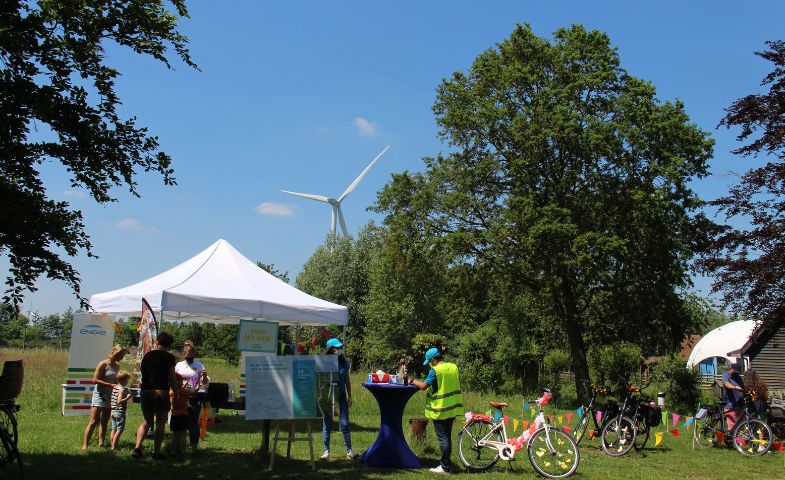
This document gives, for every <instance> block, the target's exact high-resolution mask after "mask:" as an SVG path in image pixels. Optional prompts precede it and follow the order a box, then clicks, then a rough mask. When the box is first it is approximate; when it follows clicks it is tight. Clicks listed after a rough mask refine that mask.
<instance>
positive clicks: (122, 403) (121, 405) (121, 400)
mask: <svg viewBox="0 0 785 480" xmlns="http://www.w3.org/2000/svg"><path fill="white" fill-rule="evenodd" d="M130 378H131V374H130V373H129V372H127V371H126V370H120V371H119V372H117V385H115V386H114V388H113V389H112V433H111V435H110V436H109V439H110V441H111V443H110V449H111V450H114V449H115V448H117V442H118V441H120V435H122V433H123V430H125V410H126V408H127V407H128V400H129V399H130V398H131V393H130V391H129V390H128V379H130Z"/></svg>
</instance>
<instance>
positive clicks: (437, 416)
mask: <svg viewBox="0 0 785 480" xmlns="http://www.w3.org/2000/svg"><path fill="white" fill-rule="evenodd" d="M423 365H430V366H431V370H430V371H429V372H428V376H427V377H425V381H423V382H421V381H419V380H413V381H412V384H413V385H414V386H416V387H417V388H419V389H420V390H426V392H425V416H426V417H427V418H429V419H431V421H433V429H434V431H436V438H438V439H439V450H440V451H441V459H440V461H439V466H438V467H436V468H432V469H431V472H433V473H450V471H451V470H452V464H451V463H450V455H451V453H452V425H453V423H454V422H455V417H456V416H458V415H463V396H462V395H461V382H460V380H459V379H458V367H457V366H456V365H455V364H454V363H449V362H445V361H444V355H443V354H442V352H441V351H439V349H438V348H431V349H429V350H428V351H427V352H425V362H423Z"/></svg>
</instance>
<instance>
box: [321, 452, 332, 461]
mask: <svg viewBox="0 0 785 480" xmlns="http://www.w3.org/2000/svg"><path fill="white" fill-rule="evenodd" d="M319 458H321V459H322V460H325V459H328V458H330V451H329V450H325V451H324V453H322V456H321V457H319Z"/></svg>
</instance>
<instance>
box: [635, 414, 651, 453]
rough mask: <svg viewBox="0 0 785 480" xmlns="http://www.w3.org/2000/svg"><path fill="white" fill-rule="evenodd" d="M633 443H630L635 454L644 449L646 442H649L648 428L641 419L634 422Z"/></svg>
mask: <svg viewBox="0 0 785 480" xmlns="http://www.w3.org/2000/svg"><path fill="white" fill-rule="evenodd" d="M635 431H636V433H635V441H634V442H633V443H632V445H633V447H635V451H636V452H640V451H641V450H643V449H644V448H645V447H646V442H648V441H649V426H648V425H646V422H645V421H644V420H641V419H637V420H635Z"/></svg>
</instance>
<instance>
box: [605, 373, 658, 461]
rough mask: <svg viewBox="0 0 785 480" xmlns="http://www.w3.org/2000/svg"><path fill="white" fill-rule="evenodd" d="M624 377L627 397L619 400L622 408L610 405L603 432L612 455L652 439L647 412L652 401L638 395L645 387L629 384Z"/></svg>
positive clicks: (638, 447)
mask: <svg viewBox="0 0 785 480" xmlns="http://www.w3.org/2000/svg"><path fill="white" fill-rule="evenodd" d="M620 381H621V382H622V383H623V385H624V388H623V389H622V392H621V394H620V395H619V397H620V398H623V399H622V400H620V401H619V402H618V403H617V405H618V410H616V409H613V410H612V409H610V408H609V409H608V411H607V413H606V415H605V417H606V418H604V419H603V425H604V426H603V427H602V431H601V433H600V440H601V445H602V449H603V451H604V452H605V453H607V454H608V455H610V456H612V457H621V456H623V455H626V454H627V452H629V451H630V450H631V449H633V448H635V450H636V451H637V450H641V449H642V448H643V447H644V446H646V442H647V441H648V439H649V424H648V423H647V421H646V416H647V414H648V408H649V407H648V405H649V403H650V402H649V401H648V400H647V399H644V398H642V397H640V396H639V395H638V393H639V392H640V391H641V390H642V388H639V387H636V386H633V385H630V384H628V383H627V380H626V379H623V378H622V379H620ZM647 386H648V385H647ZM643 388H646V387H643ZM644 405H646V406H645V407H644ZM614 410H616V411H614ZM639 427H640V430H639Z"/></svg>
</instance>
